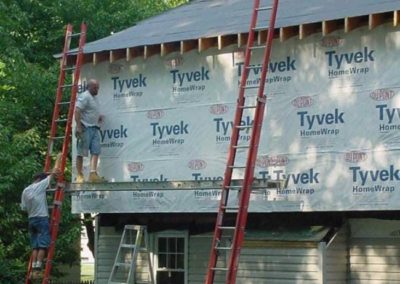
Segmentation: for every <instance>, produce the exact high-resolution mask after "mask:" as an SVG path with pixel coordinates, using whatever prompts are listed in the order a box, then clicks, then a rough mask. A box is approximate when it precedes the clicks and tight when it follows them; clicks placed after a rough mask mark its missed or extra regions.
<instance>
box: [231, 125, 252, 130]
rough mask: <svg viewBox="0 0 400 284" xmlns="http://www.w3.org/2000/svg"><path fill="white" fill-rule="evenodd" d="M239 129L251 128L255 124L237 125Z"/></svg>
mask: <svg viewBox="0 0 400 284" xmlns="http://www.w3.org/2000/svg"><path fill="white" fill-rule="evenodd" d="M235 127H236V128H237V129H240V130H243V129H250V128H253V125H236V126H235Z"/></svg>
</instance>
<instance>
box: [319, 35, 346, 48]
mask: <svg viewBox="0 0 400 284" xmlns="http://www.w3.org/2000/svg"><path fill="white" fill-rule="evenodd" d="M343 44H344V39H342V38H341V37H339V36H325V37H323V38H322V39H321V46H323V47H338V46H342V45H343Z"/></svg>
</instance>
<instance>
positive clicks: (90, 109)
mask: <svg viewBox="0 0 400 284" xmlns="http://www.w3.org/2000/svg"><path fill="white" fill-rule="evenodd" d="M76 107H77V108H79V110H80V111H81V122H82V123H83V125H84V126H98V122H99V116H100V111H99V109H100V107H99V101H98V100H97V96H92V95H91V94H90V92H89V91H86V92H83V93H81V94H79V95H78V99H77V101H76Z"/></svg>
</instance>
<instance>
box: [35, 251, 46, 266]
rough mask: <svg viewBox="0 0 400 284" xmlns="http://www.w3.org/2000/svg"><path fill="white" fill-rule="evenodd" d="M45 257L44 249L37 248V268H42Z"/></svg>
mask: <svg viewBox="0 0 400 284" xmlns="http://www.w3.org/2000/svg"><path fill="white" fill-rule="evenodd" d="M45 255H46V249H45V248H39V250H38V254H37V258H36V259H37V265H38V267H39V268H41V267H42V264H43V260H44V257H45Z"/></svg>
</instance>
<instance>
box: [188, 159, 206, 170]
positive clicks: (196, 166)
mask: <svg viewBox="0 0 400 284" xmlns="http://www.w3.org/2000/svg"><path fill="white" fill-rule="evenodd" d="M187 166H188V168H189V169H192V170H202V169H205V168H206V167H207V163H206V161H204V160H199V159H196V160H191V161H189V163H188V164H187Z"/></svg>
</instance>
